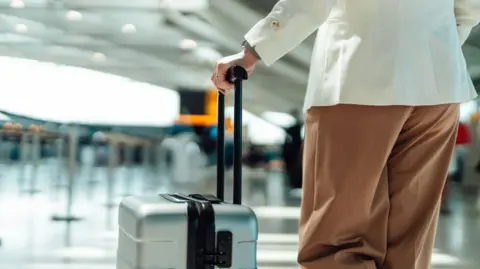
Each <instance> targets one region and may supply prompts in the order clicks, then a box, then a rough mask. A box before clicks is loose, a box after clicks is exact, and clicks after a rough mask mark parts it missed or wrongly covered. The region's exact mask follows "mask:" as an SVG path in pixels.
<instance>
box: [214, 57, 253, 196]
mask: <svg viewBox="0 0 480 269" xmlns="http://www.w3.org/2000/svg"><path fill="white" fill-rule="evenodd" d="M226 79H227V81H228V82H230V83H232V84H234V85H235V100H234V112H233V115H234V123H233V154H234V155H233V203H234V204H241V203H242V110H243V109H242V90H243V89H242V82H243V80H247V79H248V73H247V70H245V69H244V68H243V67H241V66H238V65H234V66H232V67H230V68H229V69H228V71H227V74H226ZM217 197H218V198H219V199H221V200H224V198H225V95H223V94H221V93H219V94H218V132H217Z"/></svg>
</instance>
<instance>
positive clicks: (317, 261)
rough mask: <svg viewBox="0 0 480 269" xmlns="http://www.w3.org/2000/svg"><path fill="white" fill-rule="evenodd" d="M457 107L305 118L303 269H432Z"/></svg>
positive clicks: (362, 109) (319, 113)
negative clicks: (432, 256)
mask: <svg viewBox="0 0 480 269" xmlns="http://www.w3.org/2000/svg"><path fill="white" fill-rule="evenodd" d="M458 116H459V106H458V105H457V104H448V105H437V106H418V107H409V106H383V107H380V106H378V107H374V106H360V105H337V106H330V107H314V108H311V109H310V110H309V111H308V112H307V115H306V119H305V125H306V129H305V130H306V131H305V142H304V143H305V144H304V168H303V169H304V170H303V175H304V179H303V180H304V182H303V200H302V206H301V217H300V231H299V234H300V246H299V254H298V262H299V264H300V265H301V267H302V268H303V269H428V268H430V263H431V255H432V250H433V244H434V239H435V232H436V225H437V222H438V215H439V208H440V200H441V194H442V190H443V187H444V185H445V180H446V177H447V171H448V165H449V162H450V158H451V156H452V152H453V149H454V146H455V138H456V134H457V126H458Z"/></svg>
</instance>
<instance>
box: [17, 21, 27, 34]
mask: <svg viewBox="0 0 480 269" xmlns="http://www.w3.org/2000/svg"><path fill="white" fill-rule="evenodd" d="M15 31H17V32H18V33H21V34H24V33H26V32H28V27H27V26H26V25H25V24H23V23H19V24H17V25H15Z"/></svg>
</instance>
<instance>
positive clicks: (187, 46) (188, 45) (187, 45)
mask: <svg viewBox="0 0 480 269" xmlns="http://www.w3.org/2000/svg"><path fill="white" fill-rule="evenodd" d="M179 47H180V48H181V49H182V50H194V49H196V48H197V47H198V44H197V41H195V40H192V39H184V40H182V41H181V42H180V45H179Z"/></svg>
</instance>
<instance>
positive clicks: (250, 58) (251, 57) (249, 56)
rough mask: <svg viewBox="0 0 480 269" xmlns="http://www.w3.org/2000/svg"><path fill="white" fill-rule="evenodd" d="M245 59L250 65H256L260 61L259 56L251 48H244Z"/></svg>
mask: <svg viewBox="0 0 480 269" xmlns="http://www.w3.org/2000/svg"><path fill="white" fill-rule="evenodd" d="M243 59H244V61H245V62H246V63H247V64H249V65H254V64H256V63H257V62H258V61H259V59H258V57H257V56H256V55H255V54H254V53H253V52H252V51H251V49H249V48H244V49H243Z"/></svg>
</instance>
